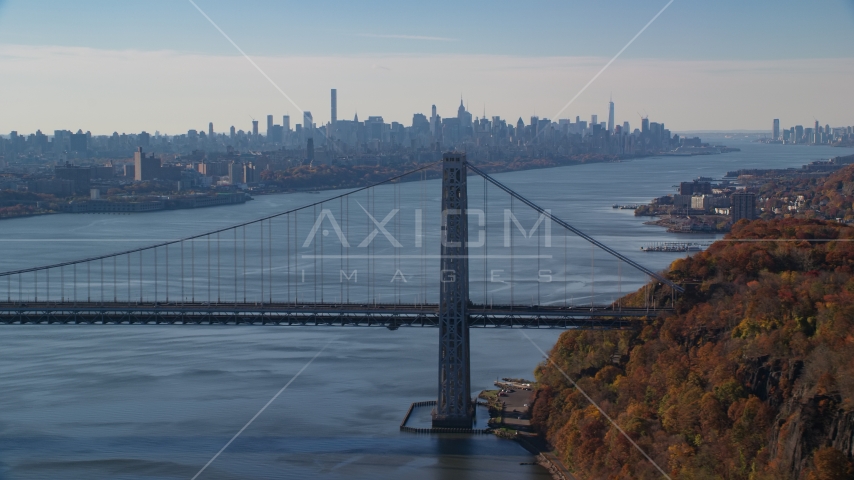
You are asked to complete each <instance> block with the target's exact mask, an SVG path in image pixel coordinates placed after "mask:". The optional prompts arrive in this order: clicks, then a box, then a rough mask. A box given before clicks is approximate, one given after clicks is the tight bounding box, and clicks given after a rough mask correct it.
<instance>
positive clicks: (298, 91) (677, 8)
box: [0, 0, 854, 134]
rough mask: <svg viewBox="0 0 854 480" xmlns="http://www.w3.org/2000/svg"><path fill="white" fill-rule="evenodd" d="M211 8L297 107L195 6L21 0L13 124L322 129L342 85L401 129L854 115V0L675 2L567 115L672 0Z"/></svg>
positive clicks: (11, 76) (15, 20)
mask: <svg viewBox="0 0 854 480" xmlns="http://www.w3.org/2000/svg"><path fill="white" fill-rule="evenodd" d="M196 3H197V4H198V6H199V7H200V8H201V9H203V10H204V11H205V12H206V14H208V15H209V16H210V18H211V19H212V20H213V21H215V22H217V23H218V25H219V26H220V27H221V28H222V30H223V32H225V33H226V34H227V35H228V36H229V37H230V38H232V39H233V41H234V42H235V43H236V44H237V45H239V46H240V48H242V49H243V50H244V51H245V52H246V53H247V55H249V56H250V57H251V58H252V59H253V61H255V62H256V63H257V65H258V66H259V68H260V69H262V70H263V71H264V72H265V73H266V74H267V75H269V77H270V79H271V80H273V81H274V82H275V83H276V84H277V85H279V86H280V87H281V89H282V90H283V91H284V92H286V94H287V95H288V96H289V97H290V98H291V99H292V100H293V103H291V102H289V101H288V100H287V99H286V98H284V96H283V95H281V94H280V93H279V92H277V91H276V89H275V88H274V87H273V86H272V85H271V84H270V83H269V82H268V81H267V80H266V79H265V78H264V77H263V76H262V75H261V74H260V73H259V72H258V71H257V70H256V69H255V68H253V66H252V65H251V64H250V63H248V62H247V61H246V59H244V58H243V57H242V56H241V55H240V53H239V52H238V51H237V50H235V48H234V47H233V46H232V45H231V44H230V43H229V42H228V41H227V40H226V39H225V38H224V37H223V36H222V35H221V34H220V33H219V32H217V30H216V29H215V28H214V27H213V26H212V25H211V24H210V23H208V21H207V20H206V19H205V18H204V17H203V16H202V15H201V14H200V13H199V12H198V11H197V10H196V9H195V8H194V6H193V5H192V4H191V3H189V2H160V1H155V2H145V3H144V4H143V3H131V2H127V3H122V4H118V5H114V4H112V3H110V2H103V1H89V2H82V3H79V4H74V5H73V6H72V5H67V4H63V3H62V2H52V1H47V0H42V1H34V2H21V1H5V2H0V68H2V69H3V71H4V72H5V73H7V78H6V79H5V81H4V84H5V87H6V88H4V89H3V91H2V92H0V102H2V103H3V105H4V113H5V115H3V116H2V118H0V132H4V134H5V133H7V132H8V131H11V130H18V131H21V132H27V131H35V130H37V129H42V131H53V130H55V129H73V130H76V129H78V128H79V129H83V130H84V131H85V130H91V131H92V132H93V134H109V133H112V132H113V131H127V132H133V131H143V130H149V131H150V130H153V129H159V130H161V131H162V132H164V133H178V132H186V131H187V130H189V129H194V128H195V129H198V128H200V127H202V126H204V125H206V124H207V122H208V121H212V122H214V124H216V125H223V126H225V125H229V126H230V125H237V126H240V125H243V124H248V123H249V122H250V117H252V116H254V117H255V118H256V119H262V117H261V115H263V114H264V113H266V112H281V114H290V115H291V117H292V118H299V117H301V110H310V111H312V112H313V114H314V120H315V122H316V123H317V124H318V125H321V124H325V123H326V122H327V121H329V118H328V117H329V113H328V107H327V105H328V91H329V89H330V88H337V89H338V90H339V92H341V99H340V100H339V105H338V111H339V118H345V119H346V118H352V117H353V115H354V114H355V113H358V114H359V115H360V117H365V118H366V117H368V116H371V115H376V116H383V117H384V118H385V119H386V121H397V122H401V123H408V122H409V121H411V115H412V113H413V112H421V113H424V114H426V115H429V109H430V105H432V104H436V105H437V108H438V110H439V111H440V112H443V111H444V112H447V113H450V112H452V111H454V110H455V109H456V107H457V102H458V101H459V100H458V99H459V97H460V95H461V94H462V95H463V96H464V97H465V98H466V101H467V106H468V108H469V110H470V111H471V112H473V113H475V114H476V115H482V114H483V111H484V110H485V111H486V115H487V117H491V116H493V115H500V116H502V117H504V118H508V119H509V118H513V119H515V118H518V117H522V118H528V117H529V116H531V115H537V116H540V117H543V118H553V119H558V118H575V117H576V116H581V117H582V118H584V117H586V116H588V115H589V114H590V113H596V114H598V115H599V116H600V117H601V118H607V115H608V111H607V99H608V98H609V97H610V96H611V95H613V98H614V101H615V102H616V103H617V105H618V111H617V121H618V123H619V122H622V121H625V120H629V121H633V120H634V121H633V122H632V123H635V121H636V120H637V119H638V118H639V114H640V115H644V116H645V115H649V116H652V117H656V118H660V119H663V120H665V121H666V122H667V123H668V124H669V125H672V126H674V128H676V129H678V130H681V131H704V130H705V131H713V130H757V131H759V130H766V129H767V128H768V127H767V124H768V118H781V119H782V120H783V122H784V123H792V124H793V123H795V122H802V121H805V120H801V119H810V118H812V117H813V116H815V117H818V118H820V119H821V120H822V122H826V123H829V124H830V125H850V124H851V123H852V122H851V119H850V115H849V114H848V112H850V111H852V108H854V99H852V97H851V96H850V95H845V94H844V93H845V91H846V90H847V88H848V87H847V85H849V84H850V83H851V80H854V62H851V61H850V60H851V57H852V52H851V49H850V47H848V46H847V45H850V40H851V39H852V38H854V34H852V33H851V32H852V31H854V29H852V28H851V27H852V26H854V5H852V2H846V1H827V2H820V3H818V4H816V5H815V6H814V8H810V9H803V8H800V9H798V8H797V7H798V5H800V4H798V3H796V2H782V3H781V2H755V3H751V4H750V5H748V6H742V5H737V4H736V3H735V2H729V1H727V2H720V3H716V4H715V5H713V6H712V5H698V4H695V3H692V2H687V1H675V2H673V4H672V5H671V6H670V7H669V8H668V9H667V10H666V11H664V12H663V13H662V14H661V16H660V18H657V20H656V21H655V23H653V24H652V25H651V26H650V27H649V28H648V30H646V31H645V32H644V33H643V35H640V36H639V38H638V39H637V41H636V42H634V43H633V44H632V45H631V46H630V47H629V48H627V49H626V50H625V52H624V53H623V54H622V56H620V57H619V58H618V59H617V60H616V61H615V62H614V63H613V64H612V65H611V66H610V67H609V68H608V69H607V70H606V71H604V73H603V74H602V75H601V76H600V77H599V78H598V79H597V80H596V81H595V82H593V83H592V84H591V85H590V87H589V88H588V89H587V90H586V91H585V92H584V93H583V94H582V95H580V96H579V97H578V99H577V100H576V101H575V102H574V103H573V104H572V105H571V106H570V107H569V108H568V109H567V110H566V111H564V112H563V113H562V114H561V115H559V116H555V114H556V113H557V112H558V111H559V110H560V108H561V107H562V106H563V105H564V104H566V103H567V102H568V101H569V100H570V99H571V98H573V96H574V95H576V94H577V93H578V92H579V91H580V90H581V89H582V87H583V86H584V85H585V84H586V83H587V82H588V81H590V79H591V78H593V77H594V76H595V75H596V73H597V72H598V71H599V70H600V69H601V68H602V67H603V66H604V65H605V64H607V63H608V61H609V60H610V59H611V58H612V57H613V55H615V54H616V53H617V52H618V51H620V49H621V48H622V47H623V46H624V45H625V44H626V42H628V41H629V40H630V39H631V38H632V37H633V36H634V35H635V34H636V33H637V32H638V30H640V29H641V28H642V27H643V26H644V24H645V23H646V22H648V21H649V19H651V18H653V16H654V15H655V14H656V13H657V12H658V11H659V10H660V9H661V8H662V7H664V6H665V5H666V4H667V2H663V1H662V2H644V3H643V4H635V3H628V2H616V3H614V4H613V5H611V4H609V5H608V6H598V5H587V4H571V5H563V4H557V3H551V2H542V3H537V4H531V5H525V6H523V7H520V8H523V9H524V10H527V11H529V13H531V15H524V16H521V18H520V16H519V15H515V14H514V9H513V8H511V7H510V6H509V5H504V4H496V5H491V4H485V3H482V2H473V3H471V4H466V5H463V6H458V7H456V6H455V7H454V9H453V10H452V9H450V8H449V7H447V6H444V4H440V5H439V6H438V8H437V9H436V10H437V11H438V12H439V13H437V12H431V11H430V9H427V8H426V7H421V6H412V7H411V8H410V7H407V8H401V7H396V8H394V7H393V6H392V5H391V4H389V5H386V4H384V3H383V2H379V3H371V4H369V5H365V6H363V8H355V7H352V6H345V5H342V4H340V3H336V2H329V3H328V4H323V5H316V6H309V5H303V4H280V3H276V2H252V3H250V4H248V5H247V6H245V7H243V8H239V7H238V6H233V5H232V6H229V5H220V4H216V3H214V2H210V1H207V2H206V1H203V0H199V1H198V2H196ZM333 7H334V8H333ZM376 9H382V11H383V12H384V14H383V15H382V16H381V17H382V18H381V19H376V18H373V16H372V15H371V12H372V11H374V10H376ZM796 9H797V10H798V12H799V13H798V15H794V14H793V13H791V12H794V11H795V10H796ZM327 10H328V11H329V14H328V15H327V16H326V17H325V16H324V15H322V13H323V11H327ZM386 12H388V13H389V14H388V15H387V14H386ZM537 12H540V14H537ZM828 13H832V14H833V15H828ZM35 16H38V18H40V21H37V22H36V21H31V20H34V18H35ZM582 20H584V21H582ZM277 22H278V23H277ZM721 22H726V23H727V25H728V26H727V28H726V32H727V34H726V35H723V34H722V33H721V32H722V31H721V30H718V29H717V28H718V27H717V26H719V25H720V24H721ZM23 25H27V28H26V29H25V28H23ZM277 25H278V27H277ZM739 25H741V26H744V27H745V28H736V27H738V26H739ZM748 26H750V28H747V27H748ZM129 32H133V33H129ZM779 32H785V35H781V34H780V33H779ZM817 38H820V39H821V41H820V42H819V41H816V39H817ZM689 45H690V47H691V48H690V49H689V48H688V46H689ZM297 106H299V108H298V107H297ZM241 119H245V120H241ZM243 128H245V127H243Z"/></svg>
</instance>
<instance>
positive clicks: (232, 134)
mask: <svg viewBox="0 0 854 480" xmlns="http://www.w3.org/2000/svg"><path fill="white" fill-rule="evenodd" d="M228 134H229V136H230V137H231V138H234V125H232V126H231V128H230V129H229V130H228Z"/></svg>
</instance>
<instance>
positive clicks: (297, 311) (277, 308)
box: [0, 302, 663, 330]
mask: <svg viewBox="0 0 854 480" xmlns="http://www.w3.org/2000/svg"><path fill="white" fill-rule="evenodd" d="M662 311H663V310H660V309H659V310H648V309H639V308H623V309H619V308H615V307H613V306H593V307H590V306H588V307H549V306H519V305H513V306H510V305H495V306H489V307H486V306H483V305H472V306H471V307H470V308H469V309H468V312H469V322H470V323H469V326H470V327H480V328H562V329H568V328H584V329H600V330H613V329H630V328H636V327H639V326H640V325H641V324H642V322H641V321H640V319H641V318H642V317H653V316H656V315H658V313H660V312H662ZM54 324H72V325H283V326H287V325H290V326H338V327H343V326H367V327H386V328H389V329H392V330H396V329H397V328H399V327H438V326H439V315H438V306H437V305H435V304H433V305H429V304H428V305H396V304H370V305H368V304H361V305H357V304H343V305H342V304H297V305H294V304H283V303H263V304H261V303H122V302H117V303H113V302H107V303H85V302H84V303H79V302H78V303H70V302H24V303H4V302H0V325H54Z"/></svg>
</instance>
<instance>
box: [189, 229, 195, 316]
mask: <svg viewBox="0 0 854 480" xmlns="http://www.w3.org/2000/svg"><path fill="white" fill-rule="evenodd" d="M190 301H191V302H193V303H195V302H196V240H195V239H192V240H190Z"/></svg>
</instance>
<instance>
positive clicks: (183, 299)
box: [181, 241, 187, 303]
mask: <svg viewBox="0 0 854 480" xmlns="http://www.w3.org/2000/svg"><path fill="white" fill-rule="evenodd" d="M185 301H187V298H186V297H184V242H183V241H181V303H184V302H185Z"/></svg>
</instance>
